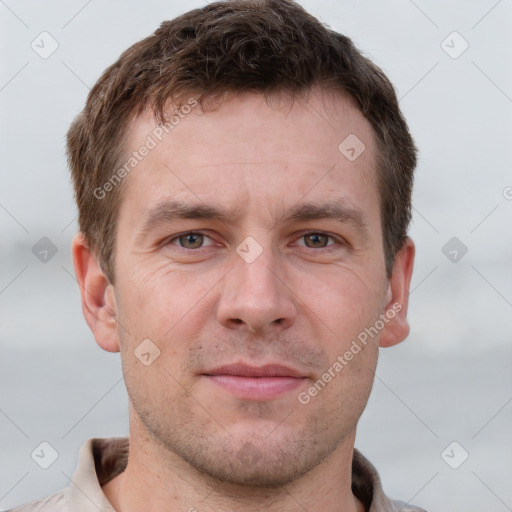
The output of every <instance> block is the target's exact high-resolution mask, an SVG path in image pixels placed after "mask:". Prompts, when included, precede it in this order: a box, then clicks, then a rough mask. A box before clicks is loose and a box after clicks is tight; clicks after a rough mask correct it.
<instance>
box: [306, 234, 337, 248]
mask: <svg viewBox="0 0 512 512" xmlns="http://www.w3.org/2000/svg"><path fill="white" fill-rule="evenodd" d="M300 240H303V241H304V245H305V246H306V247H309V248H312V249H322V248H324V247H327V246H329V245H333V243H334V239H333V237H332V236H330V235H326V234H325V233H306V234H305V235H303V236H302V237H301V238H300ZM329 242H331V243H329ZM300 245H302V244H300Z"/></svg>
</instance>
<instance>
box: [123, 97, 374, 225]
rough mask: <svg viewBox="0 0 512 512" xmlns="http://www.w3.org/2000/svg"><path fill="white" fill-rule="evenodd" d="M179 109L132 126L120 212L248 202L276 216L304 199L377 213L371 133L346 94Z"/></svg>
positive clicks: (139, 119)
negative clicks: (166, 204) (170, 204)
mask: <svg viewBox="0 0 512 512" xmlns="http://www.w3.org/2000/svg"><path fill="white" fill-rule="evenodd" d="M184 102H185V105H186V106H185V107H182V108H181V110H180V111H178V112H177V113H176V115H175V116H174V117H170V118H169V121H168V122H167V123H166V124H164V125H158V124H157V123H156V121H155V120H154V118H153V116H151V115H148V114H144V115H140V116H138V117H137V118H135V119H134V120H133V122H132V124H131V126H130V129H129V130H128V133H127V138H126V145H125V147H126V149H127V155H126V156H127V158H130V157H131V158H135V159H138V160H137V165H136V167H134V169H133V170H132V171H131V172H130V173H129V175H128V176H127V178H126V183H124V187H125V189H124V192H123V199H122V204H121V210H122V211H128V212H129V211H139V212H140V211H142V210H144V209H145V208H147V207H148V205H150V204H156V203H158V202H162V201H165V200H169V199H173V200H179V201H182V202H183V201H187V200H192V199H193V200H194V201H196V202H197V201H207V202H208V203H209V204H211V203H214V204H215V205H223V204H224V205H226V206H228V205H229V206H230V207H231V209H236V208H237V207H238V209H244V208H246V207H248V206H250V205H252V204H253V203H256V204H257V205H258V206H259V210H260V211H261V212H262V213H263V212H265V213H266V214H268V215H269V216H279V215H282V214H283V209H286V208H288V207H292V206H294V205H296V203H297V201H299V200H300V199H301V198H304V197H306V196H307V198H308V201H309V202H310V201H311V200H313V201H314V200H315V199H320V198H321V199H322V200H323V201H325V200H335V199H336V198H338V197H340V196H346V199H347V201H348V202H352V203H354V202H355V203H357V202H360V203H361V202H363V203H364V206H365V208H366V209H368V208H370V207H372V205H373V206H375V208H373V207H372V209H375V211H377V210H378V208H377V203H378V202H379V200H378V193H377V185H376V154H375V153H376V144H375V141H374V134H373V130H372V128H371V126H370V124H369V123H368V121H367V120H366V119H365V118H364V117H363V115H362V114H361V113H360V111H359V110H358V108H357V107H356V106H355V105H354V103H353V101H351V100H350V99H349V98H347V97H346V96H345V95H342V94H340V93H330V92H327V91H325V90H321V89H313V90H311V91H310V93H309V94H308V96H307V97H304V98H303V97H300V98H295V99H294V100H293V101H292V100H291V99H290V97H289V96H287V95H284V94H280V95H274V96H270V97H269V98H268V99H265V97H264V96H263V95H259V94H253V93H244V94H231V95H228V96H227V97H226V98H225V99H224V101H223V103H222V104H221V105H220V107H219V106H218V105H217V107H216V108H215V109H213V110H212V109H209V108H208V103H207V104H206V108H205V109H204V110H203V109H202V108H201V106H200V105H199V104H197V103H195V101H194V97H193V95H190V98H188V99H187V98H185V100H184ZM144 148H149V149H144ZM136 153H137V155H136ZM141 153H144V156H142V157H141V155H140V154H141ZM134 155H135V156H134ZM327 196H328V197H327ZM369 213H371V212H369ZM373 213H375V212H373Z"/></svg>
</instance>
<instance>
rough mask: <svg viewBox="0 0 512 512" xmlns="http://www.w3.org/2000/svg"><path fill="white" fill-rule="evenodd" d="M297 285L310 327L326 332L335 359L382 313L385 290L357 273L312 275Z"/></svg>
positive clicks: (343, 270) (337, 271)
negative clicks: (316, 327)
mask: <svg viewBox="0 0 512 512" xmlns="http://www.w3.org/2000/svg"><path fill="white" fill-rule="evenodd" d="M296 282H297V283H298V287H299V290H300V291H298V292H297V295H298V296H300V297H303V302H304V308H303V309H304V314H305V315H307V316H308V318H309V324H310V325H318V326H319V327H320V328H323V329H325V332H326V333H327V334H328V337H329V338H331V340H332V341H331V343H329V347H326V349H327V350H328V352H329V353H331V355H332V351H333V349H335V350H338V351H339V350H343V349H344V347H345V346H346V345H347V343H348V344H349V345H350V342H351V341H352V340H353V339H355V338H357V336H358V335H359V334H360V333H361V332H363V331H364V329H365V328H367V327H369V326H371V325H373V324H374V322H375V320H376V318H378V315H379V313H381V309H382V304H383V300H384V298H383V294H384V292H383V289H381V288H380V287H379V288H377V287H376V285H375V283H376V282H377V281H376V279H372V278H371V276H369V275H365V274H363V273H362V272H361V273H358V272H356V271H354V269H349V268H342V267H337V268H334V269H331V270H330V271H329V272H327V273H324V274H322V275H314V274H311V273H309V274H308V275H302V276H301V279H300V280H297V281H296ZM336 355H338V354H336Z"/></svg>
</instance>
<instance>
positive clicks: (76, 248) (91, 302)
mask: <svg viewBox="0 0 512 512" xmlns="http://www.w3.org/2000/svg"><path fill="white" fill-rule="evenodd" d="M72 254H73V265H74V267H75V274H76V278H77V281H78V285H79V287H80V295H81V298H82V311H83V314H84V317H85V320H86V322H87V325H88V326H89V328H90V329H91V331H92V332H93V334H94V338H95V339H96V342H97V343H98V345H99V346H100V347H101V348H103V349H104V350H106V351H108V352H119V338H118V332H117V318H116V304H115V297H114V289H113V285H111V284H110V282H109V280H108V279H107V277H106V276H105V274H104V273H103V271H102V270H101V267H100V266H99V264H98V262H97V259H96V257H95V255H94V254H93V252H92V251H91V250H90V248H89V245H88V243H87V241H86V240H85V238H84V236H83V234H81V233H78V234H77V235H75V237H74V239H73V243H72Z"/></svg>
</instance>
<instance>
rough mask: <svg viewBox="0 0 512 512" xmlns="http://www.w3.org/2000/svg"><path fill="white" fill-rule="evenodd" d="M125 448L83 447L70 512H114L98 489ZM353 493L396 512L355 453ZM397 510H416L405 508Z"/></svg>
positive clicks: (106, 443) (121, 441) (376, 511)
mask: <svg viewBox="0 0 512 512" xmlns="http://www.w3.org/2000/svg"><path fill="white" fill-rule="evenodd" d="M128 447H129V438H128V437H112V438H92V439H89V440H88V441H86V442H85V443H84V444H83V445H82V447H81V448H80V452H79V456H78V465H77V468H76V470H75V472H74V473H73V478H72V481H71V485H70V488H69V491H68V492H69V504H70V510H73V511H76V512H97V511H98V510H99V511H100V512H116V511H115V510H114V508H113V507H112V505H111V504H110V502H109V501H108V500H107V498H106V497H105V494H104V493H103V491H102V489H101V487H102V486H103V485H105V484H106V483H108V482H109V481H110V480H112V479H113V478H115V477H116V476H117V475H119V474H120V473H122V472H123V471H124V470H125V468H126V465H127V463H128ZM352 492H353V493H354V494H355V495H356V497H357V498H358V499H359V500H360V501H361V502H362V503H363V504H364V505H365V507H366V510H368V512H397V511H398V508H397V507H396V506H395V504H394V503H393V502H392V501H391V500H390V499H389V498H388V497H387V496H386V495H385V494H384V491H383V490H382V485H381V482H380V478H379V475H378V473H377V470H376V469H375V467H374V466H373V465H372V464H371V463H370V462H369V461H368V459H366V458H365V457H364V456H363V455H362V454H361V453H360V452H359V451H358V450H354V457H353V462H352ZM400 510H401V511H402V512H406V511H407V510H419V509H412V508H408V507H407V506H404V507H403V508H400Z"/></svg>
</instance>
